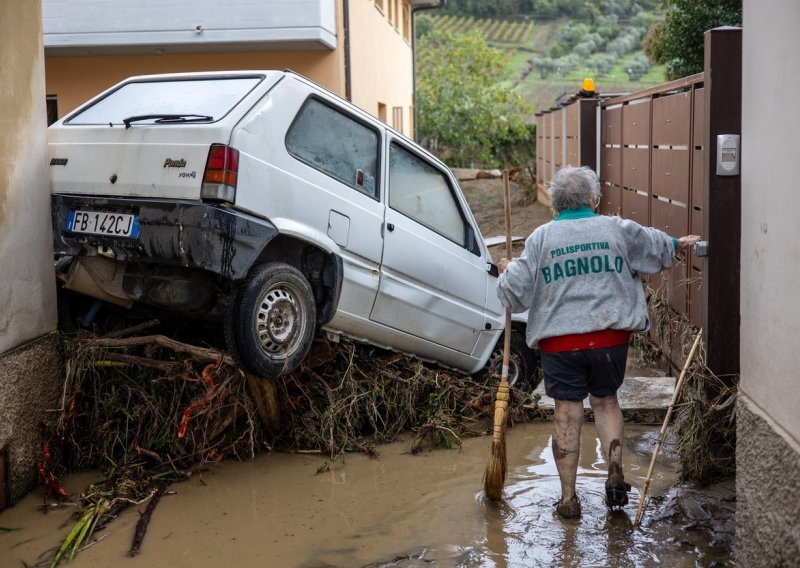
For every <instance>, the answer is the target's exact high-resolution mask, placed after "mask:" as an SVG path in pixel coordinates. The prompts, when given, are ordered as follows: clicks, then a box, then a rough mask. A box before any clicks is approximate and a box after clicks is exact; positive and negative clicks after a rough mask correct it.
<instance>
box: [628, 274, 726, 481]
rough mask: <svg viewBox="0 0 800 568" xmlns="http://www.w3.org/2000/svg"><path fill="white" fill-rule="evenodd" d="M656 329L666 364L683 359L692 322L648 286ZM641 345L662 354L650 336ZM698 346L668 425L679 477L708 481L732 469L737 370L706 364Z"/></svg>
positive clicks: (694, 332)
mask: <svg viewBox="0 0 800 568" xmlns="http://www.w3.org/2000/svg"><path fill="white" fill-rule="evenodd" d="M648 297H649V308H650V315H651V318H652V320H653V322H652V326H653V328H654V332H655V334H656V335H657V336H658V337H660V338H662V341H661V343H662V345H669V346H670V348H671V351H672V356H671V357H670V359H672V361H671V362H670V364H671V365H673V366H676V365H675V364H676V363H677V362H678V361H681V362H683V361H685V360H686V357H687V355H688V351H689V349H690V347H691V345H692V342H693V341H694V338H695V336H696V335H697V328H696V327H695V326H693V325H692V324H691V323H690V322H689V321H688V320H687V319H686V318H685V317H683V316H681V315H679V314H676V313H675V312H674V311H673V310H672V309H671V308H670V307H669V305H668V303H667V301H666V300H665V299H664V297H663V296H661V295H659V294H658V293H656V292H654V291H653V290H652V289H649V290H648ZM643 343H644V345H642V346H641V347H642V348H643V350H644V351H645V352H646V353H648V356H649V357H651V358H652V359H657V358H660V357H665V358H666V356H665V354H664V353H663V352H662V350H661V349H660V348H659V347H658V346H657V345H656V344H655V343H654V342H652V341H650V340H644V341H643ZM705 355H706V354H705V349H704V348H703V347H702V345H701V348H700V351H699V352H698V354H697V355H696V356H695V357H694V360H693V362H692V364H691V366H690V367H689V369H688V371H687V376H686V382H685V383H684V385H683V388H682V389H681V393H680V398H679V399H678V401H677V403H676V406H675V418H674V420H673V424H672V427H673V429H674V430H675V433H676V438H677V440H678V442H677V446H676V451H677V453H678V455H679V457H680V465H681V470H680V475H681V480H682V481H695V482H698V483H700V484H703V485H705V484H710V483H713V482H715V481H718V480H721V479H727V478H730V477H733V476H734V475H735V472H736V404H735V402H736V394H737V386H738V382H739V380H738V376H722V377H720V376H717V375H715V374H714V373H713V372H712V371H711V370H710V369H709V368H708V366H707V365H706V357H705Z"/></svg>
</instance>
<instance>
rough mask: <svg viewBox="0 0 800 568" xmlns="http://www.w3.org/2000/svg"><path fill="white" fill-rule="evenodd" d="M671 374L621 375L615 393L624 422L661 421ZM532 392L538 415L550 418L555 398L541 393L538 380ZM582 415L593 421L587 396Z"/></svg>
mask: <svg viewBox="0 0 800 568" xmlns="http://www.w3.org/2000/svg"><path fill="white" fill-rule="evenodd" d="M675 382H676V381H675V377H625V380H624V381H623V383H622V386H621V387H620V389H619V391H618V392H617V396H618V398H619V405H620V408H622V416H623V418H624V419H625V422H633V423H636V424H662V423H663V422H664V418H665V417H666V415H667V409H668V408H669V403H670V402H671V401H672V395H673V392H674V391H675ZM533 395H534V397H535V396H537V395H538V396H540V397H541V398H540V399H539V402H538V404H537V406H538V409H539V411H540V412H541V414H542V418H544V419H546V420H552V418H553V410H554V408H555V401H554V400H553V399H552V398H550V397H549V396H547V395H546V394H545V393H544V381H542V382H541V383H540V384H539V386H538V387H537V388H536V390H534V391H533ZM583 407H584V415H585V417H586V419H587V420H591V421H593V420H594V413H593V412H592V409H591V407H590V406H589V398H588V397H587V398H586V399H585V400H584V401H583Z"/></svg>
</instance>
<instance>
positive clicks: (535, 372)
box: [486, 329, 541, 391]
mask: <svg viewBox="0 0 800 568" xmlns="http://www.w3.org/2000/svg"><path fill="white" fill-rule="evenodd" d="M502 369H503V335H501V336H500V340H499V341H498V342H497V345H496V346H495V348H494V351H492V354H491V355H490V356H489V361H488V362H487V363H486V370H487V371H488V372H489V373H490V374H492V375H494V376H497V377H499V376H500V373H501V372H502ZM540 380H541V379H540V374H539V357H538V356H537V355H536V352H535V351H534V350H533V349H531V348H530V347H528V344H527V343H525V333H524V332H523V331H521V330H518V329H512V330H511V352H510V354H509V360H508V383H509V384H510V385H511V386H512V387H515V388H518V389H520V390H523V391H532V390H533V389H535V388H536V386H537V385H538V384H539V381H540Z"/></svg>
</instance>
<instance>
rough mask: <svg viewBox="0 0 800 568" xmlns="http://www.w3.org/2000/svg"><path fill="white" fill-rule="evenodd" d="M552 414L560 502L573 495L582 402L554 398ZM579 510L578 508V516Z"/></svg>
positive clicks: (579, 449)
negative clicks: (554, 403)
mask: <svg viewBox="0 0 800 568" xmlns="http://www.w3.org/2000/svg"><path fill="white" fill-rule="evenodd" d="M555 402H556V407H555V413H554V416H553V425H554V432H553V457H554V458H555V460H556V468H557V469H558V477H559V479H560V480H561V503H562V504H564V503H567V502H568V501H570V500H572V499H573V498H574V497H575V478H576V477H577V475H578V458H579V456H580V451H581V426H582V425H583V402H581V401H573V400H556V401H555ZM579 515H580V510H578V516H579Z"/></svg>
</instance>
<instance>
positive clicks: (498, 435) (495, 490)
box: [483, 170, 511, 501]
mask: <svg viewBox="0 0 800 568" xmlns="http://www.w3.org/2000/svg"><path fill="white" fill-rule="evenodd" d="M510 201H511V200H510V198H509V190H508V170H503V203H504V208H505V221H506V258H511V204H510ZM510 353H511V312H510V311H509V310H508V308H506V330H505V336H504V337H503V368H502V371H501V373H500V385H499V386H498V387H497V396H496V398H495V402H494V427H493V428H492V449H491V451H490V452H489V461H488V462H487V463H486V471H485V472H484V474H483V490H484V492H485V493H486V497H488V498H489V499H490V500H492V501H500V500H501V499H502V498H503V485H505V482H506V409H507V408H508V398H509V390H510V387H509V385H508V360H509V355H510Z"/></svg>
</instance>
